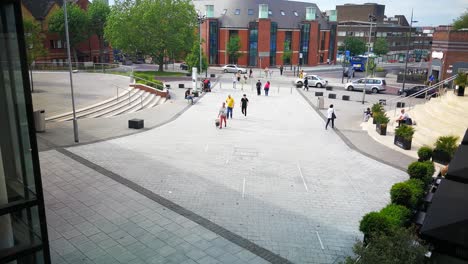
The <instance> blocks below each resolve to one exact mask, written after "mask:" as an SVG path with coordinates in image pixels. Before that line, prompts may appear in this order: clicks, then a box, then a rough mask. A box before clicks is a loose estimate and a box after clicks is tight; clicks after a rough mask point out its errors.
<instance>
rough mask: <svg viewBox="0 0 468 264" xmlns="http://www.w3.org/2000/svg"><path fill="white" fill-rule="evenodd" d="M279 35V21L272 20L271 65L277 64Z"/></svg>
mask: <svg viewBox="0 0 468 264" xmlns="http://www.w3.org/2000/svg"><path fill="white" fill-rule="evenodd" d="M277 35H278V23H276V22H271V27H270V65H271V66H275V65H276V39H277Z"/></svg>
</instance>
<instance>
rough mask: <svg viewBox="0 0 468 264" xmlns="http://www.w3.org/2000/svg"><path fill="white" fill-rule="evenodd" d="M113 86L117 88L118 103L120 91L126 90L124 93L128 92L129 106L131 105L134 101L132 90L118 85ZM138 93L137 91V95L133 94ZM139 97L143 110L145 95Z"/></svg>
mask: <svg viewBox="0 0 468 264" xmlns="http://www.w3.org/2000/svg"><path fill="white" fill-rule="evenodd" d="M112 85H113V86H115V88H116V91H117V102H118V101H119V100H120V96H119V89H120V90H124V91H127V92H128V105H131V103H132V100H131V97H132V90H131V89H130V90H129V89H125V88H122V87H120V86H118V85H116V84H112ZM136 93H137V92H136V91H135V93H133V94H136ZM138 97H139V98H140V103H141V108H143V95H139V96H138Z"/></svg>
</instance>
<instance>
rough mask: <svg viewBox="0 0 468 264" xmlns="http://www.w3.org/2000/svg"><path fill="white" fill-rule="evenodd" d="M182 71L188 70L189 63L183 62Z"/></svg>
mask: <svg viewBox="0 0 468 264" xmlns="http://www.w3.org/2000/svg"><path fill="white" fill-rule="evenodd" d="M180 69H181V70H188V65H187V63H185V62H182V63H181V64H180Z"/></svg>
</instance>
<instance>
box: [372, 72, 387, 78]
mask: <svg viewBox="0 0 468 264" xmlns="http://www.w3.org/2000/svg"><path fill="white" fill-rule="evenodd" d="M374 75H375V77H386V76H387V72H386V71H383V72H375V73H374Z"/></svg>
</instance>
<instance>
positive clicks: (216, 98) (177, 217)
mask: <svg viewBox="0 0 468 264" xmlns="http://www.w3.org/2000/svg"><path fill="white" fill-rule="evenodd" d="M229 77H230V76H226V77H225V78H224V79H222V81H223V80H224V83H222V86H221V88H216V89H215V90H214V91H213V92H212V93H208V94H206V95H204V97H203V98H201V99H200V100H199V101H197V102H196V104H195V105H194V106H192V107H190V108H189V109H188V110H186V111H185V112H184V113H183V114H182V115H180V116H179V117H178V118H177V119H175V120H173V121H172V122H169V123H167V124H164V125H163V126H161V127H158V128H155V129H152V130H148V131H145V132H142V133H138V134H134V135H130V136H126V137H121V138H117V139H112V140H108V141H102V142H99V143H94V144H88V145H81V146H77V147H71V148H67V149H58V150H51V151H47V152H41V154H40V156H41V164H42V169H43V181H44V187H45V191H46V203H47V204H46V207H47V213H48V224H49V232H50V234H51V236H50V241H51V249H52V252H53V255H54V263H75V262H74V261H77V262H76V263H117V261H118V262H120V263H265V262H272V263H288V262H292V263H338V262H339V261H341V260H343V257H344V256H346V255H349V254H351V249H352V245H353V244H354V243H355V241H356V239H361V238H362V235H361V234H360V232H359V231H358V225H359V220H360V219H361V217H362V216H363V215H364V214H365V213H367V212H369V211H372V210H378V209H380V208H381V207H383V206H385V205H386V204H387V203H388V202H389V189H390V187H391V185H392V184H393V183H395V182H399V181H402V180H405V179H406V178H407V176H406V173H405V172H403V171H401V170H398V169H396V168H395V166H389V165H387V164H383V163H381V162H379V161H376V160H374V159H371V158H369V157H368V156H366V155H363V154H361V152H358V151H356V150H355V149H353V148H350V147H349V146H348V145H347V144H345V142H344V141H343V139H342V138H341V137H340V136H339V134H337V133H336V131H334V130H332V129H330V128H329V130H325V129H324V126H325V124H324V121H323V119H322V117H321V116H320V115H319V114H318V113H317V112H316V111H315V110H314V109H313V108H312V107H311V105H310V104H309V102H308V101H307V100H305V98H304V97H303V95H301V94H300V93H299V92H298V91H297V90H296V89H292V92H291V89H289V88H287V87H288V86H287V83H290V81H288V82H284V83H283V84H284V86H283V88H282V89H280V90H279V91H280V92H278V90H275V88H273V89H272V90H271V91H270V93H271V96H269V97H265V96H257V95H256V94H254V92H253V91H252V90H251V89H250V87H249V86H248V85H246V86H245V87H244V91H240V89H236V90H234V89H232V84H231V85H230V84H229V83H228V80H229V79H230V78H229ZM218 87H219V86H218ZM238 88H239V86H238ZM243 93H246V94H247V96H248V97H249V100H250V105H249V108H248V116H247V117H244V116H241V113H240V107H239V104H240V98H241V96H242V94H243ZM228 94H231V95H233V96H234V98H235V100H236V108H235V109H234V119H233V120H231V119H229V120H228V127H227V128H226V129H224V128H223V129H221V130H220V129H218V128H215V125H214V121H215V118H216V117H217V112H218V109H219V107H220V105H221V103H222V102H223V101H224V100H225V98H226V97H227V95H228ZM306 97H307V96H306ZM338 113H339V112H338ZM338 116H339V114H338ZM338 128H341V127H340V125H339V124H338ZM78 260H80V261H78Z"/></svg>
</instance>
